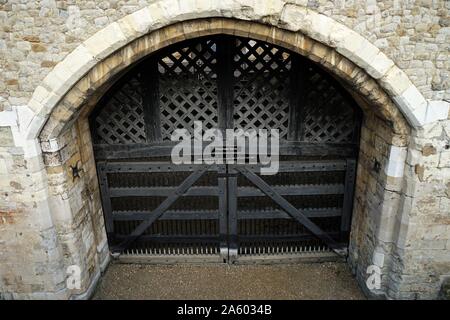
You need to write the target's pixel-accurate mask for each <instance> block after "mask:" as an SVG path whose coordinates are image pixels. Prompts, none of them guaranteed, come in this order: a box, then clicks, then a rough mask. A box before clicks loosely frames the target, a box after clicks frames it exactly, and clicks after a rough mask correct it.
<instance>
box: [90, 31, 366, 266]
mask: <svg viewBox="0 0 450 320" xmlns="http://www.w3.org/2000/svg"><path fill="white" fill-rule="evenodd" d="M90 121H91V129H92V136H93V141H94V152H95V157H96V161H97V171H98V175H99V180H100V186H101V193H102V203H103V209H104V214H105V222H106V230H107V233H108V239H109V242H110V247H111V249H112V250H113V251H116V252H120V253H122V254H124V255H130V256H139V257H150V258H152V259H153V260H154V261H169V260H170V261H171V260H176V261H187V260H189V261H192V260H201V261H204V260H211V261H224V260H225V261H231V262H245V261H253V260H254V259H255V258H261V259H266V260H267V259H272V258H273V259H276V260H277V259H283V258H290V259H291V258H295V257H298V256H302V255H313V254H317V255H318V256H320V254H321V253H329V252H333V251H334V252H339V253H342V252H343V250H342V249H345V247H346V245H347V241H348V233H349V230H350V215H351V210H352V199H353V189H354V180H355V168H356V157H357V152H358V135H359V125H360V121H361V119H360V113H359V109H358V106H357V105H356V104H355V102H354V101H353V100H352V99H351V98H350V96H349V95H348V94H347V92H346V91H345V90H343V89H342V87H341V86H340V84H339V83H337V82H336V81H335V80H334V78H333V77H331V76H330V75H329V74H327V73H326V72H324V71H323V70H322V69H321V68H320V67H319V66H318V65H315V64H314V63H312V62H310V61H308V60H306V59H305V58H303V57H301V56H300V55H297V54H295V53H293V52H290V51H288V50H285V49H283V48H280V47H277V46H274V45H272V44H269V43H266V42H262V41H256V40H252V39H247V38H240V37H231V36H222V35H221V36H210V37H202V38H197V39H192V40H187V41H184V42H181V43H178V44H176V45H173V46H170V47H167V48H165V49H163V50H161V51H158V52H156V53H155V54H153V55H152V56H150V57H148V58H146V59H145V60H144V61H142V62H140V63H139V64H137V65H136V66H134V67H133V68H132V69H131V70H130V71H129V72H128V73H127V74H126V75H125V76H123V77H122V78H121V79H120V80H119V81H118V82H117V83H116V84H115V85H114V86H113V87H112V88H111V89H110V90H109V92H108V93H107V94H106V95H105V96H104V98H102V100H101V101H100V102H99V104H98V106H97V108H96V109H95V110H94V112H93V114H92V115H91V117H90ZM194 121H202V122H203V124H204V128H205V129H210V128H219V129H222V130H225V129H227V128H229V129H236V128H241V129H244V130H249V129H278V130H279V132H280V171H279V173H278V174H276V175H274V176H260V175H259V171H258V170H259V167H258V166H257V165H250V164H243V165H195V164H192V165H174V164H173V163H172V162H171V159H170V152H171V150H172V147H173V146H174V142H172V141H170V135H171V133H172V132H173V131H174V130H175V129H182V128H185V129H187V130H190V131H192V129H193V127H194Z"/></svg>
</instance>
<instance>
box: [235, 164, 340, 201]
mask: <svg viewBox="0 0 450 320" xmlns="http://www.w3.org/2000/svg"><path fill="white" fill-rule="evenodd" d="M240 169H242V168H240ZM245 170H247V169H246V168H245ZM248 171H249V170H248ZM249 172H251V171H249ZM252 173H253V172H252ZM253 174H254V173H253ZM260 179H261V178H260ZM261 180H262V179H261ZM271 189H273V190H274V191H275V192H277V193H278V194H280V195H282V196H309V195H329V194H343V193H344V185H343V184H317V185H289V186H271ZM237 196H238V197H264V196H266V194H265V193H264V192H263V191H262V190H261V189H260V188H254V187H239V188H238V193H237Z"/></svg>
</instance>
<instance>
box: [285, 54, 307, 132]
mask: <svg viewBox="0 0 450 320" xmlns="http://www.w3.org/2000/svg"><path fill="white" fill-rule="evenodd" d="M308 72H309V69H308V64H307V61H305V58H303V57H301V56H299V55H296V54H294V55H292V56H291V71H290V79H289V85H290V91H289V128H288V139H289V140H291V141H300V140H302V138H303V135H304V131H305V130H304V125H303V124H304V120H305V102H306V101H305V97H306V94H305V93H306V92H307V90H308V88H307V86H308V81H307V80H308Z"/></svg>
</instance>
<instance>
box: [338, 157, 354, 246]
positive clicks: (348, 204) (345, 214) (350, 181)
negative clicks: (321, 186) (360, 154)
mask: <svg viewBox="0 0 450 320" xmlns="http://www.w3.org/2000/svg"><path fill="white" fill-rule="evenodd" d="M355 178H356V160H355V159H347V171H346V174H345V193H344V203H343V210H342V219H341V232H342V236H343V237H344V238H346V237H347V235H348V233H349V231H350V224H351V216H352V210H353V196H354V192H355Z"/></svg>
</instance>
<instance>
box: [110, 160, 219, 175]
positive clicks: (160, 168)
mask: <svg viewBox="0 0 450 320" xmlns="http://www.w3.org/2000/svg"><path fill="white" fill-rule="evenodd" d="M200 168H204V169H206V170H207V171H217V170H218V168H219V165H208V166H205V165H203V164H202V165H196V164H173V163H171V162H166V161H165V162H162V161H151V162H150V161H139V162H129V161H128V162H122V161H121V162H109V163H108V164H107V165H106V168H105V170H106V171H107V172H111V173H141V172H146V173H152V172H169V173H170V172H185V171H195V170H198V169H200Z"/></svg>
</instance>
